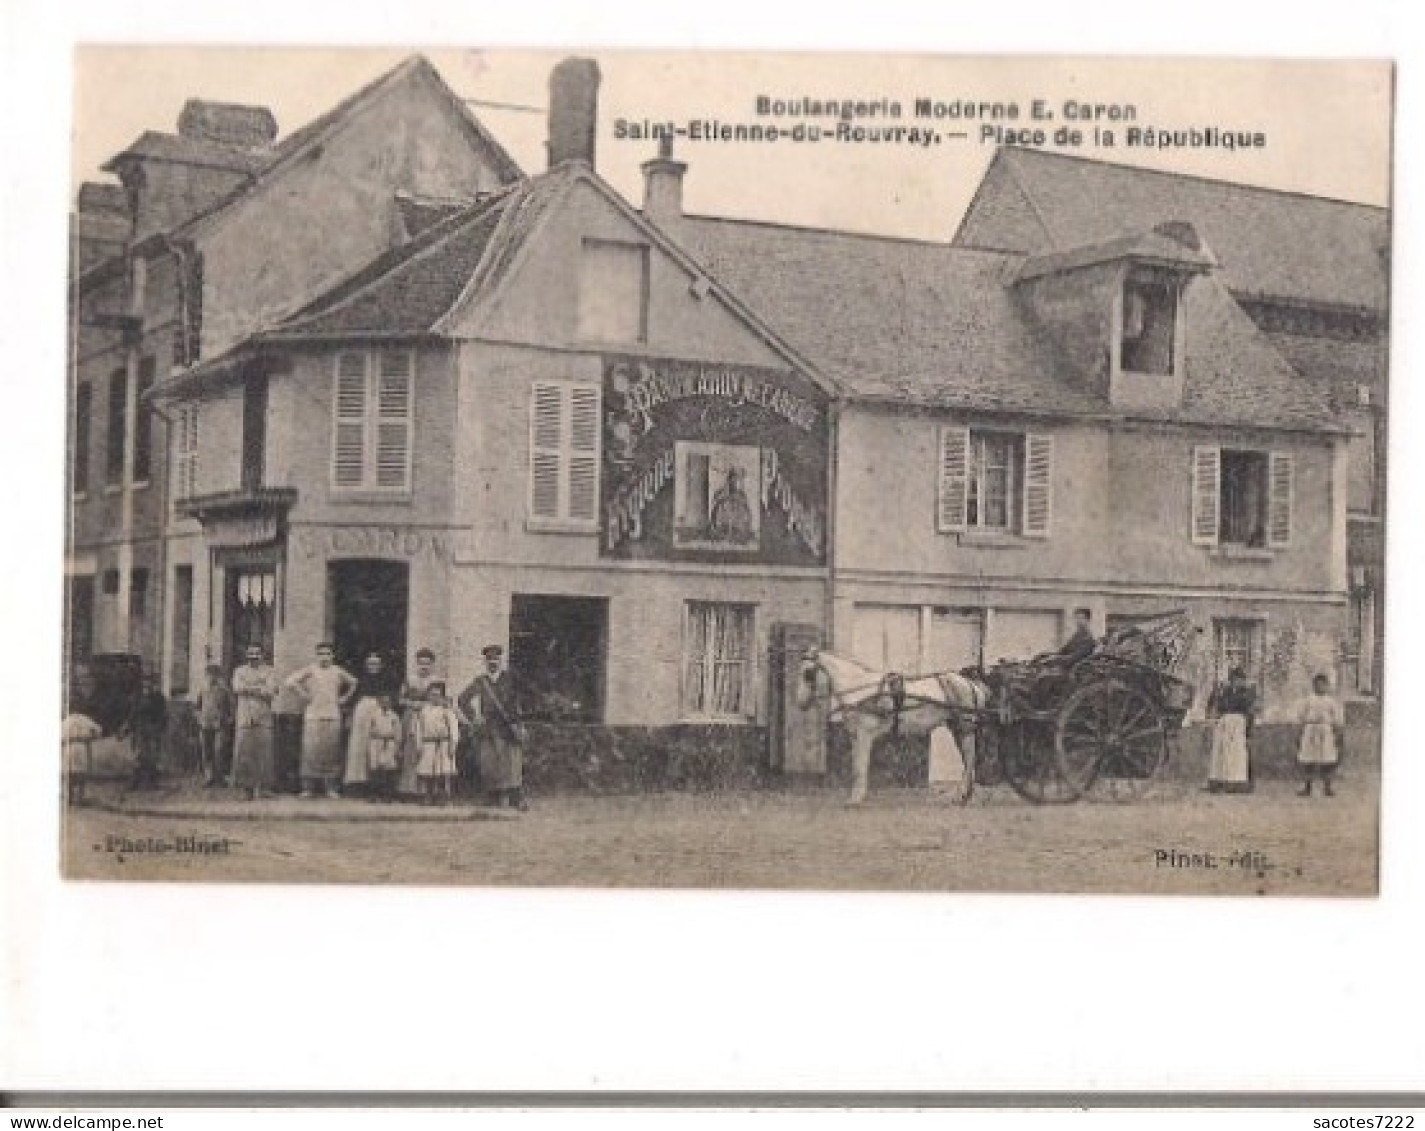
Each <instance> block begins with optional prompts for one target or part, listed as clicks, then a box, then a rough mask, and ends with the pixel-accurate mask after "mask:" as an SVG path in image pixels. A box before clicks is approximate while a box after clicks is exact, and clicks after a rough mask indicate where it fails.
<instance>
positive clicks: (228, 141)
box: [178, 98, 277, 149]
mask: <svg viewBox="0 0 1425 1131" xmlns="http://www.w3.org/2000/svg"><path fill="white" fill-rule="evenodd" d="M178 136H179V137H186V138H189V139H191V140H193V141H208V142H212V143H213V144H214V145H227V146H234V147H236V148H239V149H261V148H263V147H264V146H268V145H271V144H272V142H273V139H275V138H276V137H277V119H276V118H274V117H273V116H272V111H271V110H269V109H268V108H267V107H266V106H240V105H238V104H237V103H235V102H209V101H207V100H205V99H202V98H190V99H188V101H187V102H185V103H184V104H183V112H182V113H181V114H179V115H178Z"/></svg>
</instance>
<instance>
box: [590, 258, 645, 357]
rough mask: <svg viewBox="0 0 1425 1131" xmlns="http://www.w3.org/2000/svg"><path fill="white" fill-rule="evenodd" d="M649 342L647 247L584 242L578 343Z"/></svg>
mask: <svg viewBox="0 0 1425 1131" xmlns="http://www.w3.org/2000/svg"><path fill="white" fill-rule="evenodd" d="M647 339H648V248H647V247H645V246H643V245H642V244H630V243H614V242H612V241H610V240H585V241H584V246H583V251H582V254H581V256H580V260H579V340H580V341H585V342H608V343H614V344H632V343H637V342H643V341H646V340H647Z"/></svg>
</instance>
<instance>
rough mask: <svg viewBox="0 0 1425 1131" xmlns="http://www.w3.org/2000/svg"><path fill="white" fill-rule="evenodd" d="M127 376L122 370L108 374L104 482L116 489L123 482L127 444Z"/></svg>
mask: <svg viewBox="0 0 1425 1131" xmlns="http://www.w3.org/2000/svg"><path fill="white" fill-rule="evenodd" d="M128 401H129V375H128V374H127V373H126V372H125V371H124V370H122V369H116V370H114V372H113V373H111V374H109V414H108V427H107V429H106V430H105V432H106V435H105V439H104V482H105V483H106V484H107V485H108V486H110V487H117V486H119V485H120V484H121V483H123V481H124V444H125V443H127V442H128V419H129V417H128Z"/></svg>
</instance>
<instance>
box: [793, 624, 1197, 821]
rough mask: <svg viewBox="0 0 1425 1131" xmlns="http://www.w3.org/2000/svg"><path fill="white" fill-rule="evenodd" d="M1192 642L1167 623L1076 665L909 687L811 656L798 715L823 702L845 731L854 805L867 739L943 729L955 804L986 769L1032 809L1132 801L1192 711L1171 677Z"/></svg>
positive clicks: (969, 674)
mask: <svg viewBox="0 0 1425 1131" xmlns="http://www.w3.org/2000/svg"><path fill="white" fill-rule="evenodd" d="M1195 637H1196V634H1195V631H1194V629H1193V627H1192V623H1191V621H1190V620H1189V618H1188V617H1187V616H1186V615H1185V614H1183V613H1172V614H1167V615H1165V616H1161V617H1157V618H1153V619H1151V620H1145V621H1143V622H1140V623H1138V624H1134V625H1131V626H1128V627H1125V628H1121V629H1118V630H1116V631H1114V632H1111V633H1110V634H1109V635H1108V636H1106V637H1104V638H1103V639H1102V640H1101V641H1099V643H1098V645H1097V647H1096V648H1095V649H1094V651H1093V652H1092V654H1090V655H1088V656H1086V657H1084V658H1082V659H1078V660H1074V659H1072V658H1070V657H1067V656H1064V655H1060V654H1058V653H1052V652H1051V653H1047V654H1045V655H1041V656H1036V657H1035V658H1033V659H1031V660H1023V661H1009V660H1005V661H1001V662H1000V663H998V664H995V665H994V666H992V667H989V668H985V669H982V670H979V669H975V670H967V671H964V672H942V673H939V674H937V675H931V676H918V677H916V676H909V677H908V676H905V675H902V674H900V673H894V672H892V673H884V674H876V673H872V672H871V671H870V670H869V669H866V668H864V667H863V666H860V665H856V664H855V663H854V661H847V660H845V659H844V658H840V657H834V656H832V655H831V654H829V653H824V652H820V653H815V654H813V655H809V656H808V658H807V661H806V664H807V666H806V669H805V671H804V694H803V696H802V705H803V706H807V705H809V704H810V703H811V702H812V701H814V700H816V699H818V698H822V699H825V700H826V701H827V702H829V703H830V704H831V707H832V710H831V714H830V718H831V720H832V721H834V722H840V723H842V724H843V725H845V726H847V727H848V728H850V729H851V730H852V732H853V750H852V761H853V779H854V780H853V784H852V803H853V804H854V803H857V802H859V801H860V800H861V798H863V797H864V796H865V792H866V782H867V769H868V766H869V762H870V750H871V746H872V744H873V743H874V742H875V741H876V739H877V738H879V737H881V736H883V735H885V734H887V733H892V734H894V733H912V732H913V733H930V734H932V735H933V734H934V733H935V731H936V730H937V729H941V728H944V729H945V730H946V731H948V732H950V734H951V735H952V736H953V737H954V738H955V740H956V743H957V745H958V748H959V750H960V751H961V757H962V760H963V762H964V785H963V788H962V790H961V791H960V796H961V800H967V799H968V798H969V796H970V793H971V792H972V791H973V789H974V783H975V779H976V778H977V777H984V776H989V775H990V774H991V772H992V771H991V768H992V767H993V766H994V765H995V764H998V766H999V770H1000V774H1001V776H1002V777H1003V778H1004V780H1006V781H1007V782H1008V783H1009V784H1010V785H1011V786H1012V787H1013V788H1014V790H1015V791H1016V792H1017V793H1018V794H1019V795H1020V796H1022V797H1024V798H1025V799H1026V800H1028V801H1032V802H1034V803H1036V804H1044V803H1054V802H1069V801H1076V800H1078V799H1079V798H1080V797H1082V796H1083V795H1084V794H1085V793H1088V792H1089V791H1091V790H1094V791H1097V792H1099V793H1103V794H1106V795H1110V796H1113V797H1116V798H1131V797H1134V796H1137V795H1139V794H1141V793H1142V792H1143V791H1144V790H1145V789H1146V787H1147V785H1148V783H1150V782H1151V781H1152V780H1153V778H1154V777H1155V776H1156V775H1157V774H1158V772H1159V771H1160V770H1161V769H1162V767H1163V764H1164V763H1165V762H1166V761H1167V758H1168V753H1169V749H1170V744H1171V742H1172V740H1173V738H1174V737H1175V736H1176V734H1177V732H1178V731H1179V730H1180V729H1181V727H1182V723H1183V719H1184V717H1185V716H1186V715H1187V711H1188V708H1189V707H1190V706H1191V705H1192V699H1193V686H1192V684H1190V683H1189V682H1187V681H1186V680H1184V679H1182V678H1180V677H1179V676H1178V675H1177V674H1176V673H1177V671H1178V669H1179V668H1180V667H1181V665H1182V663H1183V661H1184V660H1185V659H1186V658H1187V656H1188V654H1189V652H1190V651H1191V649H1192V645H1193V643H1194V640H1195ZM823 688H824V690H822V689H823ZM967 747H968V748H970V750H973V753H970V750H967Z"/></svg>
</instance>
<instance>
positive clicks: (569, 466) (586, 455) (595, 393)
mask: <svg viewBox="0 0 1425 1131" xmlns="http://www.w3.org/2000/svg"><path fill="white" fill-rule="evenodd" d="M542 390H554V391H556V392H557V395H558V398H559V444H558V445H557V446H556V447H551V446H550V445H548V444H544V443H541V442H540V436H539V423H540V421H539V408H540V396H541V391H542ZM579 394H586V395H592V397H593V405H594V426H593V428H592V436H593V447H592V448H589V447H578V448H576V447H575V445H574V440H575V434H574V429H575V400H576V397H577V396H578V395H579ZM528 411H529V433H528V449H527V458H526V460H525V468H526V484H525V527H526V529H527V530H530V531H532V532H535V533H554V534H597V533H598V531H599V508H600V506H601V505H602V503H601V500H602V493H603V474H604V468H603V460H604V450H603V432H604V429H603V414H604V392H603V386H602V385H601V384H600V383H599V382H598V381H577V380H573V379H570V378H540V379H538V380H536V381H533V382H531V384H530V387H529V410H528ZM551 455H552V456H553V457H554V458H555V461H556V468H557V471H556V482H555V508H554V509H555V513H554V514H548V513H539V512H538V511H537V509H536V490H535V488H536V482H537V476H536V462H537V460H538V459H539V458H540V457H541V456H543V457H546V458H548V457H550V456H551ZM576 456H578V457H580V458H582V459H585V460H587V461H588V462H589V464H590V465H591V467H592V473H593V476H592V483H591V484H590V485H589V492H590V494H591V496H592V506H591V508H590V512H589V514H588V515H576V514H575V513H574V507H573V502H574V495H575V490H574V469H575V462H574V461H575V457H576Z"/></svg>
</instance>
